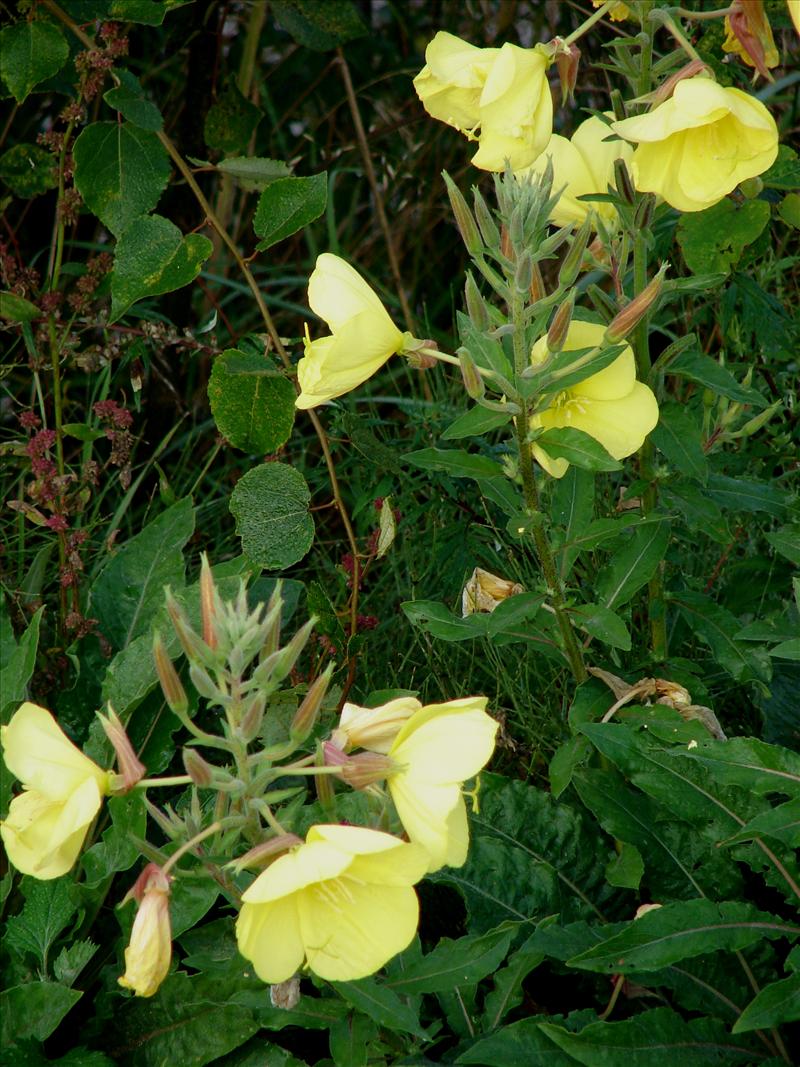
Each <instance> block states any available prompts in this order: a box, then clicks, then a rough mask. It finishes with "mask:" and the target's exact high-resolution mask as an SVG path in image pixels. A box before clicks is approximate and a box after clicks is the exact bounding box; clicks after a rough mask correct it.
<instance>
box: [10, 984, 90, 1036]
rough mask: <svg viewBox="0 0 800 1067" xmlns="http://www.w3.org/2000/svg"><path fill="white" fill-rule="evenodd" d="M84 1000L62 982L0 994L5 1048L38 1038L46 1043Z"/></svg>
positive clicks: (78, 993) (20, 987)
mask: <svg viewBox="0 0 800 1067" xmlns="http://www.w3.org/2000/svg"><path fill="white" fill-rule="evenodd" d="M82 996H83V993H82V992H80V990H77V989H68V988H67V987H66V986H65V985H61V984H60V983H59V982H28V983H27V984H26V985H18V986H14V987H13V988H11V989H4V990H3V992H2V993H0V1028H2V1038H1V1039H0V1040H1V1041H2V1046H3V1048H5V1049H8V1048H9V1047H10V1046H11V1045H12V1042H17V1041H24V1040H25V1039H26V1038H31V1037H32V1038H35V1039H36V1040H37V1041H46V1040H47V1038H48V1037H49V1036H50V1035H51V1034H52V1033H53V1031H54V1030H55V1029H56V1027H57V1026H58V1024H59V1023H60V1022H61V1020H62V1019H63V1018H64V1016H65V1015H66V1014H67V1012H68V1011H69V1010H70V1009H71V1008H72V1007H74V1005H75V1004H77V1003H78V1001H79V1000H80V999H81V997H82Z"/></svg>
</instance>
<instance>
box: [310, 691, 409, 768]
mask: <svg viewBox="0 0 800 1067" xmlns="http://www.w3.org/2000/svg"><path fill="white" fill-rule="evenodd" d="M421 707H422V704H421V703H420V702H419V701H418V700H417V699H416V697H397V698H396V699H395V700H390V701H388V702H387V703H386V704H382V705H381V706H380V707H377V708H362V707H359V705H358V704H349V703H348V704H345V705H344V706H343V707H342V713H341V716H340V718H339V725H338V726H337V728H336V730H334V732H333V736H332V738H331V740H332V741H333V743H334V744H335V745H337V746H338V747H339V748H341V749H342V751H347V749H350V748H366V749H368V750H369V751H370V752H382V753H384V754H385V753H387V752H388V751H389V749H390V748H391V746H392V742H393V741H394V739H395V737H396V736H397V733H398V731H399V730H400V727H401V726H402V725H403V723H404V722H405V721H406V720H407V719H408V718H409V717H410V716H411V715H413V714H414V712H415V711H419V709H420V708H421Z"/></svg>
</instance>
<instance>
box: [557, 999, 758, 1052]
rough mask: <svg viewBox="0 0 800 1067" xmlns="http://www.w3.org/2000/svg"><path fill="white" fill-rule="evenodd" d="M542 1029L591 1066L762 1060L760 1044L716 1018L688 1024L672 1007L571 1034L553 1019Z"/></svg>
mask: <svg viewBox="0 0 800 1067" xmlns="http://www.w3.org/2000/svg"><path fill="white" fill-rule="evenodd" d="M540 1028H541V1030H542V1031H543V1032H544V1033H545V1034H546V1035H547V1036H548V1037H549V1038H550V1039H551V1040H552V1041H554V1042H555V1043H556V1044H557V1045H558V1046H559V1047H560V1048H561V1049H563V1050H564V1052H565V1053H567V1054H569V1056H570V1057H571V1059H570V1063H583V1064H586V1067H678V1065H680V1067H711V1065H712V1064H713V1065H715V1067H721V1065H723V1064H742V1065H743V1067H749V1065H750V1064H752V1063H753V1062H754V1059H755V1060H756V1061H757V1060H758V1058H759V1057H758V1054H757V1053H756V1052H755V1051H754V1050H755V1046H752V1047H751V1046H750V1044H749V1042H748V1041H747V1040H746V1039H743V1038H734V1037H731V1036H730V1035H729V1033H728V1031H727V1029H726V1028H725V1027H724V1026H723V1025H722V1023H720V1022H719V1021H717V1020H716V1019H693V1020H691V1021H690V1022H686V1021H685V1020H684V1019H683V1018H682V1017H681V1016H680V1015H679V1014H678V1013H677V1012H675V1011H672V1009H671V1008H652V1009H651V1010H650V1011H644V1012H641V1014H639V1015H635V1016H634V1017H633V1018H632V1019H626V1020H625V1021H624V1022H619V1023H608V1022H597V1023H592V1024H591V1025H589V1026H587V1027H585V1028H584V1029H583V1030H581V1032H580V1033H579V1034H571V1033H569V1031H567V1030H565V1029H563V1028H562V1027H560V1026H554V1025H553V1024H552V1023H549V1022H542V1023H541V1024H540Z"/></svg>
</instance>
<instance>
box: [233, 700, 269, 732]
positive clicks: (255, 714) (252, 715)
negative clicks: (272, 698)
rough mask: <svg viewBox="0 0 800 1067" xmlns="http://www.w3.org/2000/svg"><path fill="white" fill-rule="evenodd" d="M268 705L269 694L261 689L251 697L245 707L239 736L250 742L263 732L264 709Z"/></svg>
mask: <svg viewBox="0 0 800 1067" xmlns="http://www.w3.org/2000/svg"><path fill="white" fill-rule="evenodd" d="M266 705H267V694H266V693H265V692H263V690H262V691H259V692H257V693H256V694H255V696H254V697H253V698H252V699H251V701H250V703H249V704H248V705H247V707H246V708H245V710H244V712H243V714H242V718H241V720H240V722H239V727H238V733H239V736H240V737H241V738H242V740H243V741H245V742H246V743H247V744H249V743H250V742H251V741H252V740H253V739H254V738H256V737H258V735H259V733H260V732H261V724H262V722H263V721H264V709H265V707H266Z"/></svg>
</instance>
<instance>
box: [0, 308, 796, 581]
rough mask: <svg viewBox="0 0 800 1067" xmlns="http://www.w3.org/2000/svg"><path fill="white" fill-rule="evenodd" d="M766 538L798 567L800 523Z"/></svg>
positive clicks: (784, 527) (782, 528)
mask: <svg viewBox="0 0 800 1067" xmlns="http://www.w3.org/2000/svg"><path fill="white" fill-rule="evenodd" d="M1 299H2V297H0V300H1ZM766 538H767V540H768V541H769V543H770V544H771V545H772V547H773V548H774V549H775V551H776V552H780V554H781V555H782V556H785V557H786V559H788V560H789V561H790V562H791V563H794V564H795V566H797V567H800V525H797V524H795V525H792V526H781V527H780V529H778V530H773V531H772V532H771V533H768V534H767V535H766Z"/></svg>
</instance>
